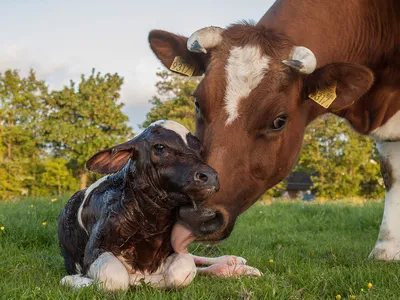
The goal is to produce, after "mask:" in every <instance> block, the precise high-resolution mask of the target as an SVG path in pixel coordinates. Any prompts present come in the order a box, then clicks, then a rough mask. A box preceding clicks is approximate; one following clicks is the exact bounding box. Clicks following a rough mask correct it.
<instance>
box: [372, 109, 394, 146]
mask: <svg viewBox="0 0 400 300" xmlns="http://www.w3.org/2000/svg"><path fill="white" fill-rule="evenodd" d="M371 136H372V137H374V138H375V139H377V140H390V139H393V140H399V139H400V111H398V112H397V113H395V114H394V115H393V116H392V117H391V118H390V119H389V120H388V121H387V122H386V123H385V124H383V125H382V126H380V127H378V128H376V129H375V130H373V131H372V132H371Z"/></svg>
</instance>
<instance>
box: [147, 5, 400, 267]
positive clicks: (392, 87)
mask: <svg viewBox="0 0 400 300" xmlns="http://www.w3.org/2000/svg"><path fill="white" fill-rule="evenodd" d="M149 40H150V45H151V47H152V49H153V51H154V52H155V54H156V55H157V56H158V57H159V58H160V60H161V61H162V62H163V63H164V65H165V66H167V67H170V65H171V61H172V60H173V58H174V56H183V57H184V58H185V59H186V61H187V62H188V63H189V64H191V65H193V66H194V67H195V68H196V72H195V75H200V74H203V73H204V74H205V76H204V78H203V79H202V81H201V82H200V84H199V86H198V88H197V90H196V91H195V93H194V95H195V97H196V105H197V107H198V111H199V113H198V114H197V124H196V125H197V127H196V134H197V135H198V137H199V138H200V139H201V140H202V141H203V144H204V146H205V150H206V156H207V162H208V163H209V164H210V165H211V166H213V167H214V168H215V169H216V170H217V171H218V173H219V175H220V183H221V190H220V192H219V193H217V194H216V195H214V196H213V197H211V198H210V199H209V201H208V202H207V203H206V205H205V206H206V207H207V208H208V209H209V210H212V211H215V215H214V216H213V217H211V218H210V219H209V221H208V226H205V225H204V224H203V225H202V227H201V228H200V226H199V225H198V224H197V223H195V222H193V221H192V220H193V219H195V215H196V212H193V211H191V210H190V209H184V210H182V211H181V216H182V220H183V222H185V223H186V224H187V226H188V227H189V228H190V229H191V231H192V232H193V233H194V234H195V235H197V238H198V239H200V240H220V239H223V238H225V237H226V236H228V235H229V233H230V231H231V230H232V228H233V225H234V222H235V220H236V217H237V216H238V215H239V214H241V213H242V212H243V211H245V210H246V209H247V208H248V207H250V206H251V205H252V204H253V203H254V202H255V201H256V200H257V199H258V197H259V196H260V195H262V194H263V193H264V192H265V191H266V190H267V189H268V188H270V187H272V186H274V185H275V184H277V183H278V182H279V181H280V180H282V179H283V178H284V177H285V176H287V174H288V173H289V172H290V170H291V169H292V167H293V166H294V164H295V163H296V161H297V157H298V154H299V152H300V148H301V144H302V137H303V135H304V129H305V127H306V126H307V125H308V124H309V123H310V122H311V121H312V120H314V119H315V118H317V117H318V116H321V115H323V114H325V113H334V114H336V115H338V116H339V117H342V118H344V119H346V120H347V121H348V122H349V123H350V124H351V126H352V127H353V128H354V129H355V130H356V131H358V132H359V133H361V134H364V135H369V136H371V137H372V138H373V139H375V140H376V142H377V144H378V148H379V151H380V153H381V156H382V164H381V165H382V173H384V178H385V184H386V190H387V193H386V200H385V212H384V216H383V221H382V226H381V231H380V236H379V239H378V242H377V244H376V247H375V249H374V250H373V252H372V256H374V257H375V258H378V259H386V260H391V259H400V221H399V220H400V2H399V1H397V0H381V1H375V0H351V1H346V0H337V1H332V0H320V1H316V0H315V1H314V0H281V1H279V0H278V1H276V3H275V4H274V5H273V6H272V7H271V8H270V9H269V10H268V12H267V13H266V14H265V15H264V16H263V17H262V18H261V20H260V21H259V22H258V24H237V25H233V26H230V27H228V28H227V29H216V28H204V29H202V30H199V31H197V32H195V33H194V34H193V35H192V36H191V37H190V38H189V39H187V38H184V37H179V36H176V35H173V34H170V33H167V32H163V31H153V32H152V33H151V34H150V36H149ZM186 43H187V49H185V47H186ZM304 47H305V48H304ZM167 49H168V50H169V51H167ZM332 86H334V87H335V89H336V92H337V97H336V99H335V100H334V102H333V103H332V104H331V106H329V107H322V106H320V105H319V104H317V103H315V102H314V101H312V100H311V99H310V98H309V97H310V95H311V94H313V93H316V92H320V91H323V90H324V89H325V88H328V87H332ZM194 238H195V237H193V239H194Z"/></svg>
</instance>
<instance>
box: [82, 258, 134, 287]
mask: <svg viewBox="0 0 400 300" xmlns="http://www.w3.org/2000/svg"><path fill="white" fill-rule="evenodd" d="M87 275H88V277H90V278H92V279H94V280H95V281H97V282H98V283H99V284H100V286H101V288H103V289H105V290H108V291H115V290H126V289H128V288H129V279H130V278H129V273H128V270H127V269H126V268H125V266H124V264H123V263H122V262H121V261H120V260H119V259H118V258H117V257H115V256H114V255H113V254H111V253H109V252H105V253H103V254H101V255H100V256H99V257H98V258H97V259H96V260H95V261H94V262H93V263H92V264H91V266H90V268H89V271H88V274H87Z"/></svg>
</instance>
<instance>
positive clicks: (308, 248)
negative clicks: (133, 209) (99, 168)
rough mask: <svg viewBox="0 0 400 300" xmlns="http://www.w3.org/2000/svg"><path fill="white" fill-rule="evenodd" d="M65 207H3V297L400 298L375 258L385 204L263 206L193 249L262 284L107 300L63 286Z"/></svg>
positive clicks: (39, 203)
mask: <svg viewBox="0 0 400 300" xmlns="http://www.w3.org/2000/svg"><path fill="white" fill-rule="evenodd" d="M65 201H66V199H58V200H57V201H56V202H54V203H52V202H51V201H50V199H41V200H25V201H20V202H16V203H8V204H7V203H2V204H0V226H4V228H3V230H0V298H1V299H117V298H118V299H335V298H336V296H337V295H341V299H355V298H354V296H355V297H357V299H400V282H399V277H400V264H399V263H385V262H376V261H370V260H368V259H367V257H368V254H369V251H370V250H371V249H372V247H373V245H374V243H375V240H376V237H377V234H378V229H379V224H380V220H381V215H382V211H383V205H382V204H381V203H370V204H367V205H357V206H352V205H346V204H323V205H318V204H303V203H298V202H296V203H274V204H272V205H269V206H262V205H257V206H254V207H253V208H252V209H250V210H249V211H248V212H247V213H245V214H244V215H243V216H242V217H241V218H240V220H239V222H238V224H237V227H236V229H235V230H234V233H233V234H232V236H231V237H230V238H229V239H228V240H227V241H225V242H223V243H221V244H219V245H218V246H212V247H207V246H204V245H193V247H192V250H194V253H196V254H199V255H211V256H217V255H223V254H235V255H239V256H243V257H245V258H246V259H247V260H248V262H249V264H250V265H252V266H255V267H257V268H259V269H260V270H261V271H262V272H263V273H264V275H263V276H262V277H261V278H257V279H250V278H239V279H215V278H212V277H200V276H198V277H197V278H196V279H195V280H194V282H193V283H192V284H191V285H190V286H189V287H187V288H185V289H181V290H172V291H158V290H154V289H151V288H149V287H145V286H144V287H140V288H136V289H131V290H130V291H128V292H125V293H119V294H112V293H108V294H107V293H103V292H101V291H98V290H96V289H95V288H86V289H83V290H79V291H73V290H71V289H69V288H65V287H61V286H60V285H59V284H58V283H59V280H60V279H61V278H62V277H63V276H64V275H65V270H64V268H63V261H62V258H61V256H60V254H59V249H58V245H57V235H56V229H57V218H58V214H59V212H60V210H61V208H62V207H63V205H64V204H65ZM42 222H46V223H43V224H45V225H43V224H42ZM0 229H1V228H0ZM368 283H372V285H373V286H372V288H369V287H368Z"/></svg>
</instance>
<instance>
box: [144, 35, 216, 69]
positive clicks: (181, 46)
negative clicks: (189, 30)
mask: <svg viewBox="0 0 400 300" xmlns="http://www.w3.org/2000/svg"><path fill="white" fill-rule="evenodd" d="M187 40H188V38H187V37H184V36H179V35H176V34H173V33H170V32H167V31H163V30H152V31H150V33H149V44H150V48H151V50H153V52H154V54H155V55H156V56H157V57H158V59H159V60H160V61H161V62H162V63H163V65H164V66H165V67H166V68H168V69H169V70H171V67H172V64H173V62H174V59H175V58H176V57H178V58H182V59H183V61H184V63H185V64H186V66H187V67H189V66H190V67H193V68H194V72H193V74H192V75H193V76H201V75H203V73H204V71H205V69H206V65H207V61H208V57H207V55H205V54H202V53H193V52H190V51H189V50H188V49H187V45H186V43H187ZM173 69H174V68H173ZM186 69H187V68H186ZM171 71H173V72H176V73H180V74H183V73H182V72H179V69H178V71H175V70H171Z"/></svg>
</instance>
